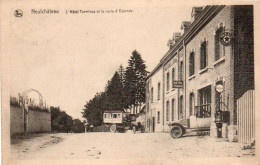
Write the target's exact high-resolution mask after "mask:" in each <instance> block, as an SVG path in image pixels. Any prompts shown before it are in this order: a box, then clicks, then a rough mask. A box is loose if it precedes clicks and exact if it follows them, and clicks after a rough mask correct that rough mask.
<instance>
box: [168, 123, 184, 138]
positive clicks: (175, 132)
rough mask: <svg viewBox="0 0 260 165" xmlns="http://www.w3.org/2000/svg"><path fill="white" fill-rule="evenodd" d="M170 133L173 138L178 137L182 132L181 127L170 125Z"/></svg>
mask: <svg viewBox="0 0 260 165" xmlns="http://www.w3.org/2000/svg"><path fill="white" fill-rule="evenodd" d="M170 134H171V136H172V138H174V139H177V138H180V137H181V136H182V134H183V130H182V127H181V126H179V125H174V126H172V128H171V130H170Z"/></svg>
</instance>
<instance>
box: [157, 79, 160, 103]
mask: <svg viewBox="0 0 260 165" xmlns="http://www.w3.org/2000/svg"><path fill="white" fill-rule="evenodd" d="M157 99H158V100H160V99H161V83H158V98H157Z"/></svg>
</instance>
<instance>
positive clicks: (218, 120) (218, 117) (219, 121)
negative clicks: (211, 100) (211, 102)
mask: <svg viewBox="0 0 260 165" xmlns="http://www.w3.org/2000/svg"><path fill="white" fill-rule="evenodd" d="M223 90H224V87H223V84H218V85H216V91H217V92H218V93H219V96H220V97H219V98H218V103H217V104H216V112H215V123H216V127H217V137H218V138H222V126H223V123H224V120H223V110H222V109H221V106H220V103H222V102H221V93H222V92H223Z"/></svg>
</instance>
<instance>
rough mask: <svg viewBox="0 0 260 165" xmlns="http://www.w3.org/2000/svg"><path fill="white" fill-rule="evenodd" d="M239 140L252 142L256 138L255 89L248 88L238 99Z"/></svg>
mask: <svg viewBox="0 0 260 165" xmlns="http://www.w3.org/2000/svg"><path fill="white" fill-rule="evenodd" d="M237 125H238V142H240V143H250V142H251V141H252V140H253V139H254V138H255V91H254V90H248V91H247V92H245V93H244V95H243V96H241V97H240V98H239V99H238V100H237Z"/></svg>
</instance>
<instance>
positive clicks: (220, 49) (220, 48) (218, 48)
mask: <svg viewBox="0 0 260 165" xmlns="http://www.w3.org/2000/svg"><path fill="white" fill-rule="evenodd" d="M222 32H223V27H220V28H218V30H217V31H216V35H215V61H217V60H219V59H220V58H221V57H223V56H224V45H222V44H221V42H220V35H221V33H222Z"/></svg>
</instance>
